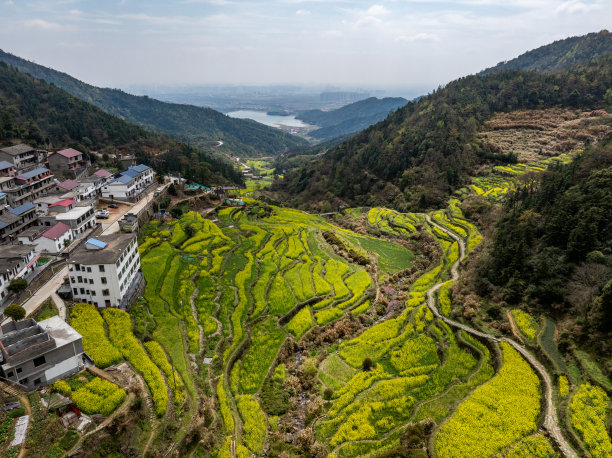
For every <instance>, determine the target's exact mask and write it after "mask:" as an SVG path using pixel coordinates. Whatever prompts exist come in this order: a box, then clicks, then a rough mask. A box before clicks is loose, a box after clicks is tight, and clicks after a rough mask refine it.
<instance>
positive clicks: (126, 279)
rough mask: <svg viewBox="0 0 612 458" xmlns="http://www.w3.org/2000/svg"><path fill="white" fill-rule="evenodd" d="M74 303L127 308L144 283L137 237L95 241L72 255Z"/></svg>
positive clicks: (98, 239) (126, 236)
mask: <svg viewBox="0 0 612 458" xmlns="http://www.w3.org/2000/svg"><path fill="white" fill-rule="evenodd" d="M68 270H69V272H68V277H69V279H70V287H71V288H72V296H73V300H74V301H77V302H87V303H90V304H93V305H95V306H96V307H119V308H124V309H125V308H126V307H127V306H128V305H129V304H130V303H131V301H132V300H133V299H134V297H135V295H136V293H137V291H138V290H139V288H140V287H141V285H143V284H144V278H143V276H142V272H141V271H140V255H139V254H138V244H137V242H136V235H135V234H124V233H118V234H113V235H106V236H98V237H96V238H91V239H89V240H87V242H86V243H85V244H83V245H81V246H79V247H78V248H77V249H76V250H75V251H74V252H73V253H72V254H71V256H70V264H69V268H68Z"/></svg>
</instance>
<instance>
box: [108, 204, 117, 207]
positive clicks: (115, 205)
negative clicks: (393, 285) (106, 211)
mask: <svg viewBox="0 0 612 458" xmlns="http://www.w3.org/2000/svg"><path fill="white" fill-rule="evenodd" d="M108 208H119V205H117V204H110V205H109V206H108Z"/></svg>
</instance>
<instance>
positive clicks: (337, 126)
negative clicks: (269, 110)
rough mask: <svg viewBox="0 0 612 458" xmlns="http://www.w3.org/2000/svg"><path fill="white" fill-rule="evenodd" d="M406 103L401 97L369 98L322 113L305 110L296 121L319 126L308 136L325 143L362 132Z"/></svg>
mask: <svg viewBox="0 0 612 458" xmlns="http://www.w3.org/2000/svg"><path fill="white" fill-rule="evenodd" d="M406 103H408V100H406V99H405V98H403V97H384V98H381V99H379V98H376V97H369V98H367V99H364V100H360V101H358V102H353V103H350V104H348V105H345V106H343V107H341V108H338V109H335V110H331V111H323V110H306V111H301V112H299V113H298V115H297V116H296V118H297V119H300V120H302V121H305V122H307V123H309V124H314V125H317V126H319V129H316V130H313V131H312V132H310V133H309V136H311V137H314V138H316V139H317V140H321V141H327V140H331V139H332V138H336V137H341V136H344V135H347V134H352V133H355V132H358V131H360V130H363V129H365V128H367V127H369V126H371V125H372V124H376V123H377V122H379V121H382V120H383V119H385V118H386V117H387V116H388V115H389V113H390V112H392V111H394V110H396V109H398V108H400V107H402V106H404V105H405V104H406Z"/></svg>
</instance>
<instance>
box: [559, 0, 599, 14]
mask: <svg viewBox="0 0 612 458" xmlns="http://www.w3.org/2000/svg"><path fill="white" fill-rule="evenodd" d="M600 8H601V6H600V5H597V4H594V3H591V4H587V3H584V2H581V1H580V0H568V1H567V2H564V3H562V4H561V5H559V6H558V7H557V8H556V9H555V14H576V13H590V12H591V11H595V10H598V9H600Z"/></svg>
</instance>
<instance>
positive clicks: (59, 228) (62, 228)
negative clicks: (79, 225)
mask: <svg viewBox="0 0 612 458" xmlns="http://www.w3.org/2000/svg"><path fill="white" fill-rule="evenodd" d="M69 230H70V226H68V225H67V224H64V223H57V224H56V225H55V226H51V227H50V228H49V229H47V230H46V231H45V232H43V233H42V234H40V235H39V236H38V237H45V238H47V239H51V240H57V239H59V238H60V237H61V236H62V235H64V234H65V233H66V232H67V231H69Z"/></svg>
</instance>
